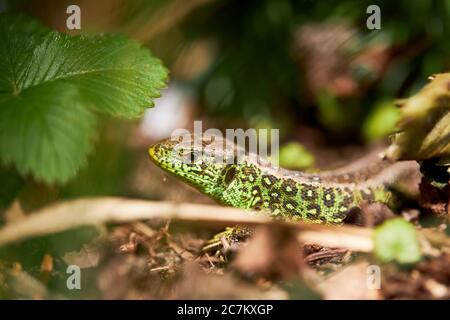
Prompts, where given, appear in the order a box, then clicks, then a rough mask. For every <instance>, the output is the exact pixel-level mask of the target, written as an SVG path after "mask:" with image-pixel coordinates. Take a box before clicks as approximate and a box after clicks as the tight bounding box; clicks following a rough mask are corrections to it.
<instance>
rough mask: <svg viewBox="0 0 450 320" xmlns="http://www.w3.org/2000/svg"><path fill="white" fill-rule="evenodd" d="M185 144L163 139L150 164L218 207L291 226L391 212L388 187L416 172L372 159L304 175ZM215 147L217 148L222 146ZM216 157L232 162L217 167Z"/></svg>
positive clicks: (409, 164)
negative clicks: (360, 212) (378, 209)
mask: <svg viewBox="0 0 450 320" xmlns="http://www.w3.org/2000/svg"><path fill="white" fill-rule="evenodd" d="M216 139H217V138H216ZM183 141H184V142H183V144H180V143H179V141H173V140H170V139H167V140H165V141H162V142H159V143H156V144H154V145H152V146H151V147H150V148H149V155H150V158H151V160H152V161H153V162H154V163H155V164H156V165H157V166H159V167H160V168H162V169H163V170H165V171H167V172H169V173H170V174H173V175H175V176H176V177H178V178H180V179H182V180H183V181H185V182H186V183H188V184H190V185H191V186H193V187H195V188H196V189H198V190H199V191H201V192H202V193H204V194H206V195H208V196H209V197H211V198H213V199H215V200H216V201H218V202H219V203H222V204H225V205H229V206H233V207H238V208H244V209H254V210H264V211H266V212H267V213H268V214H270V215H272V216H274V217H277V218H282V219H287V220H291V221H292V220H294V221H296V220H302V221H308V222H315V223H340V222H342V220H343V219H344V218H345V217H346V215H347V214H348V212H349V210H350V209H352V208H354V207H358V206H359V205H360V203H361V202H362V201H363V200H367V201H378V202H382V203H385V204H387V205H388V206H391V207H392V206H394V205H395V203H396V197H395V193H394V192H392V187H393V186H394V185H395V183H396V182H398V181H401V180H402V179H403V180H404V178H406V177H408V176H411V175H413V174H416V173H417V171H418V164H417V163H416V162H414V161H402V162H390V161H382V160H379V159H377V157H376V156H375V155H370V156H368V157H366V158H363V159H361V160H359V161H356V162H354V163H352V164H350V165H348V166H345V167H343V168H340V169H337V170H331V171H322V172H320V173H305V172H299V171H292V170H285V169H276V168H273V167H271V166H270V165H269V164H268V163H267V162H264V161H263V160H262V159H261V158H259V157H256V156H255V155H246V156H245V157H244V158H243V159H242V161H240V162H238V161H236V155H237V154H238V152H239V151H240V148H241V147H238V146H237V145H234V146H233V148H228V149H227V148H223V149H219V150H217V148H209V147H210V146H211V145H212V143H211V140H210V139H203V140H199V141H200V143H196V142H195V141H196V140H195V136H193V135H191V136H189V139H186V137H184V140H183ZM186 141H187V143H186ZM217 142H218V141H217V140H214V146H215V147H216V146H217V145H221V144H217ZM219 142H220V141H219ZM222 143H223V144H222V145H224V146H225V142H222ZM218 153H221V156H222V158H223V159H225V160H227V159H230V158H231V159H233V161H215V159H216V158H215V156H217V154H218ZM222 158H221V159H222ZM227 162H228V163H227Z"/></svg>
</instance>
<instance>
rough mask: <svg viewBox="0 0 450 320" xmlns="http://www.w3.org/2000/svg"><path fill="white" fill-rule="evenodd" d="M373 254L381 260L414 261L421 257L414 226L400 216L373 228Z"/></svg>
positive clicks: (406, 262)
mask: <svg viewBox="0 0 450 320" xmlns="http://www.w3.org/2000/svg"><path fill="white" fill-rule="evenodd" d="M374 243H375V254H376V256H377V257H378V259H380V260H381V261H383V262H391V261H397V262H399V263H402V264H408V263H415V262H418V261H419V260H420V259H421V251H420V245H419V241H418V240H417V235H416V229H415V228H414V226H413V225H412V224H411V223H409V222H407V221H406V220H404V219H402V218H396V219H391V220H389V221H386V222H385V223H383V224H382V225H381V226H379V227H377V228H376V229H375V240H374Z"/></svg>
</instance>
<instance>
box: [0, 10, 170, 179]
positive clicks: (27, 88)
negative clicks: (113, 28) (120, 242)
mask: <svg viewBox="0 0 450 320" xmlns="http://www.w3.org/2000/svg"><path fill="white" fill-rule="evenodd" d="M0 41H1V42H2V46H0V159H1V160H2V161H3V163H6V164H9V163H13V164H14V165H15V166H16V167H17V169H18V171H19V172H20V173H21V174H22V175H27V174H32V175H33V176H34V177H35V178H36V179H38V180H42V181H45V182H47V183H54V182H65V181H67V180H68V179H70V178H71V177H73V176H74V175H75V174H76V173H77V171H78V170H79V168H80V167H81V166H83V165H84V164H85V163H86V159H87V155H88V152H89V150H91V144H92V139H93V137H94V133H95V127H94V125H95V120H96V115H95V113H93V111H98V112H103V113H107V114H110V115H113V116H119V117H126V118H134V117H137V116H139V115H141V114H142V112H143V111H144V110H145V109H146V108H147V107H151V106H153V99H154V98H156V97H158V96H159V95H160V94H159V90H160V89H161V88H163V87H164V86H165V83H166V80H167V70H166V69H165V68H164V67H163V66H162V64H161V62H160V61H159V60H157V59H155V58H154V57H152V56H151V55H150V53H149V51H148V50H146V49H143V48H141V47H140V46H139V45H138V44H137V43H135V42H132V41H129V40H127V39H126V38H124V37H120V36H96V37H85V36H75V37H71V36H68V35H66V34H61V33H57V32H54V31H48V30H47V29H45V28H44V27H41V26H39V25H38V24H37V23H36V22H34V21H33V20H30V19H28V18H25V17H22V16H12V15H9V14H0Z"/></svg>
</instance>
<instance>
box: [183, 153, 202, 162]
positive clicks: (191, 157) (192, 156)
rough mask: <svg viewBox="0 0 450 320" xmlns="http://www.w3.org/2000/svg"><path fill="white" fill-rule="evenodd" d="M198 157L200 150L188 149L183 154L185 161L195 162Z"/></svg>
mask: <svg viewBox="0 0 450 320" xmlns="http://www.w3.org/2000/svg"><path fill="white" fill-rule="evenodd" d="M199 159H200V152H198V151H190V152H188V153H187V154H186V155H185V161H186V162H187V163H195V162H197V161H198V160H199Z"/></svg>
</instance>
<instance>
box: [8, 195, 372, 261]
mask: <svg viewBox="0 0 450 320" xmlns="http://www.w3.org/2000/svg"><path fill="white" fill-rule="evenodd" d="M152 219H164V220H170V219H174V220H179V221H185V222H191V223H197V224H204V225H208V226H219V227H226V226H233V225H238V224H239V225H249V226H258V225H268V224H272V225H278V226H281V227H285V228H293V229H295V230H298V231H299V236H298V238H299V240H300V241H302V242H312V243H317V244H321V245H324V246H331V247H341V248H347V249H349V250H354V251H363V252H370V251H371V250H372V248H373V245H372V230H371V229H368V228H360V227H350V226H328V225H318V224H308V223H297V222H295V223H294V222H282V221H274V220H271V219H270V218H268V217H267V216H264V215H262V214H261V213H259V212H255V211H250V210H242V209H237V208H231V207H222V206H214V205H198V204H186V203H180V204H177V203H173V202H155V201H146V200H132V199H124V198H112V197H105V198H84V199H79V200H71V201H67V202H62V203H59V204H54V205H51V206H49V207H45V208H43V209H41V210H39V211H37V212H35V213H32V214H30V215H29V216H28V217H27V218H26V219H24V220H20V221H17V222H15V223H11V224H7V225H6V226H5V227H3V228H2V229H0V246H2V245H6V244H9V243H13V242H18V241H22V240H25V239H28V238H32V237H36V236H43V235H47V234H52V233H56V232H62V231H66V230H69V229H73V228H78V227H82V226H88V225H101V224H105V223H126V222H133V221H137V220H152Z"/></svg>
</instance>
